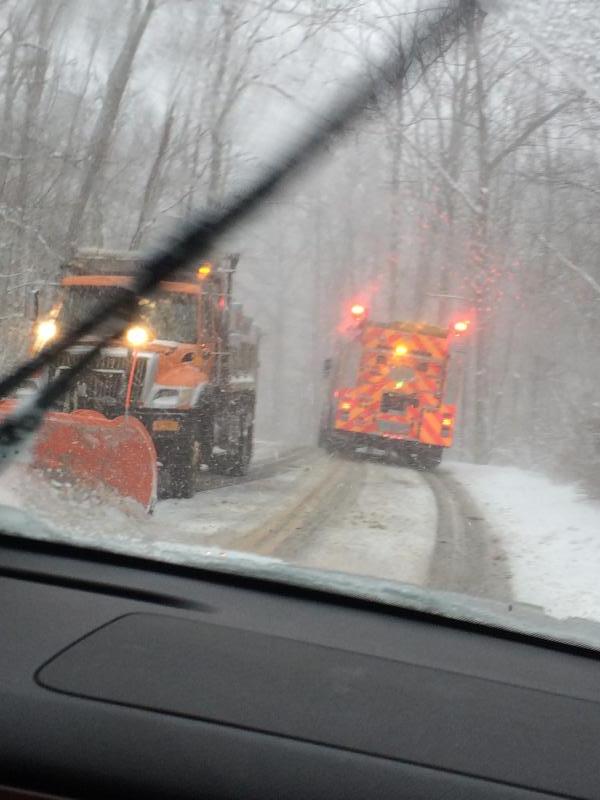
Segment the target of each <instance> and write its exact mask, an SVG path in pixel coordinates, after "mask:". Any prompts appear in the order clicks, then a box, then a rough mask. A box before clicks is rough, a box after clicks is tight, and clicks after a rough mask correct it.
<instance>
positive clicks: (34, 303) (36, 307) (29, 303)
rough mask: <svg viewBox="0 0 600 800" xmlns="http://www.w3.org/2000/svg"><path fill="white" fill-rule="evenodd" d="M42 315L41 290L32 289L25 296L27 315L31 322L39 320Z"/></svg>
mask: <svg viewBox="0 0 600 800" xmlns="http://www.w3.org/2000/svg"><path fill="white" fill-rule="evenodd" d="M39 315H40V290H39V289H32V290H31V291H30V292H28V293H27V295H26V297H25V316H26V318H27V319H28V320H29V322H37V319H38V317H39Z"/></svg>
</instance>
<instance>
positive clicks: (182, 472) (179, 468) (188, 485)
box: [169, 464, 196, 498]
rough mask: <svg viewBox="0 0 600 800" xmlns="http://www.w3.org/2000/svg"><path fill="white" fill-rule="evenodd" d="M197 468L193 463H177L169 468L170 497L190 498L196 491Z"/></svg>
mask: <svg viewBox="0 0 600 800" xmlns="http://www.w3.org/2000/svg"><path fill="white" fill-rule="evenodd" d="M194 478H195V470H194V468H193V466H192V464H177V465H176V466H172V467H170V468H169V484H170V485H169V490H170V491H169V497H177V498H189V497H193V496H194V493H195V488H196V487H195V483H196V482H195V480H194Z"/></svg>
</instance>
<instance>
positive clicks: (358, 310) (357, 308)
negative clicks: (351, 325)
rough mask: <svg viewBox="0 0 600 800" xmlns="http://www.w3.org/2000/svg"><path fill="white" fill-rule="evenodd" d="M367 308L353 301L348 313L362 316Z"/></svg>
mask: <svg viewBox="0 0 600 800" xmlns="http://www.w3.org/2000/svg"><path fill="white" fill-rule="evenodd" d="M366 311H367V309H366V308H365V307H364V306H361V304H360V303H355V304H354V305H353V306H352V308H351V309H350V313H351V314H352V316H353V317H357V318H358V317H364V315H365V314H366Z"/></svg>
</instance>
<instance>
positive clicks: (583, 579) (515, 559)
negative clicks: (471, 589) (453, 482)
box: [446, 463, 600, 620]
mask: <svg viewBox="0 0 600 800" xmlns="http://www.w3.org/2000/svg"><path fill="white" fill-rule="evenodd" d="M446 466H447V468H448V469H449V470H450V471H451V472H452V475H453V476H454V477H455V478H456V479H457V480H458V481H460V483H461V484H462V485H463V486H464V487H465V489H466V490H467V491H468V492H469V493H470V494H471V496H472V497H473V499H474V500H475V501H476V503H477V504H478V505H479V507H480V510H481V512H482V513H483V514H484V516H485V518H486V519H487V521H488V522H489V524H490V525H491V526H492V528H493V529H494V531H495V532H496V533H497V534H498V536H499V538H500V541H501V542H502V545H503V547H504V550H505V552H506V554H507V556H508V559H509V563H510V566H511V572H512V582H513V593H514V599H515V600H518V601H521V602H526V603H533V604H535V605H540V606H542V607H543V608H544V610H545V611H546V612H547V613H548V614H551V615H552V616H554V617H557V618H565V617H583V618H587V619H594V620H600V582H599V576H600V502H596V501H591V500H587V499H586V498H585V497H584V496H583V495H582V494H581V492H580V491H578V490H577V489H576V487H574V486H570V485H560V484H556V483H553V482H552V481H551V480H550V479H549V478H547V477H545V476H544V475H541V474H537V473H533V472H528V471H526V470H523V469H518V468H516V467H494V466H479V465H474V464H459V463H452V464H450V463H448V464H447V465H446Z"/></svg>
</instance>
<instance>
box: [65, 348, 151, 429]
mask: <svg viewBox="0 0 600 800" xmlns="http://www.w3.org/2000/svg"><path fill="white" fill-rule="evenodd" d="M83 352H84V351H83V350H67V351H65V352H63V353H61V355H60V357H59V360H58V362H57V363H56V362H55V363H54V364H53V366H52V374H51V377H52V378H54V377H56V376H57V375H58V374H60V373H61V372H63V371H64V370H66V369H70V368H71V366H72V365H73V363H74V362H75V361H76V360H77V359H78V358H79V357H80V356H81V355H82V353H83ZM147 365H148V360H147V359H146V358H138V359H137V361H136V365H135V372H134V376H133V385H132V390H131V405H132V406H133V407H135V406H137V405H138V404H139V401H140V397H141V394H142V390H143V387H144V380H145V377H146V369H147ZM130 369H131V355H130V354H129V353H128V352H127V351H125V350H122V351H118V352H115V350H112V351H111V350H101V351H100V353H99V354H98V355H97V356H96V357H95V358H94V360H93V361H92V362H91V363H90V364H89V365H88V366H87V367H86V369H85V370H83V372H81V373H80V374H79V375H78V376H77V379H76V381H75V382H74V383H73V384H72V385H71V386H70V387H69V391H68V393H67V394H66V395H64V396H63V397H61V398H60V400H59V401H58V403H57V404H56V406H55V408H56V409H57V410H59V411H67V412H68V411H76V410H77V409H89V410H92V411H100V412H101V413H102V414H105V415H106V416H107V417H118V416H119V415H120V414H122V413H123V411H124V410H125V395H126V392H127V382H128V380H129V371H130Z"/></svg>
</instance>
